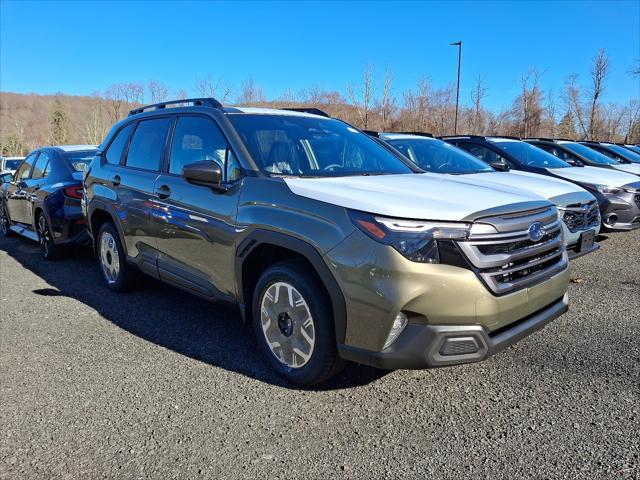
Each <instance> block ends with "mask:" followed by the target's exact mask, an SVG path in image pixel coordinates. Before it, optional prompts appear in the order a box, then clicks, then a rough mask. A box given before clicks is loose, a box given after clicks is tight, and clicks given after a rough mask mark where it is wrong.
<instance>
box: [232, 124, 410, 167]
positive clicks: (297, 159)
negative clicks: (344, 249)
mask: <svg viewBox="0 0 640 480" xmlns="http://www.w3.org/2000/svg"><path fill="white" fill-rule="evenodd" d="M228 118H229V120H230V121H231V123H233V125H234V127H235V129H236V131H237V132H238V133H239V134H240V136H241V137H242V139H243V140H244V143H245V145H246V146H247V149H248V150H249V153H251V156H252V157H253V159H254V160H255V162H256V163H257V164H258V168H260V170H262V171H263V172H266V173H271V174H279V175H294V176H305V177H340V176H349V175H384V174H401V173H412V172H413V170H412V169H411V168H410V167H409V166H408V165H407V164H406V163H404V162H403V161H402V160H401V159H400V158H398V157H397V156H396V155H394V154H393V153H391V152H390V151H388V150H387V149H386V148H385V147H383V146H382V145H379V144H378V143H377V142H376V141H375V140H373V139H371V138H370V137H369V136H368V135H366V134H364V133H362V132H360V131H358V130H356V129H355V128H353V127H350V126H349V125H347V124H345V123H343V122H340V121H338V120H333V119H329V118H320V117H311V116H302V115H278V114H248V113H241V114H229V115H228Z"/></svg>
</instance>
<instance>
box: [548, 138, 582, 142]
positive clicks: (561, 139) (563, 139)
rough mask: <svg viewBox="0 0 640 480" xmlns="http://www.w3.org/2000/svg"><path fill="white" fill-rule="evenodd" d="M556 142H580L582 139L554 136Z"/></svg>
mask: <svg viewBox="0 0 640 480" xmlns="http://www.w3.org/2000/svg"><path fill="white" fill-rule="evenodd" d="M553 141H554V142H558V141H560V142H579V141H580V140H571V139H570V138H554V139H553Z"/></svg>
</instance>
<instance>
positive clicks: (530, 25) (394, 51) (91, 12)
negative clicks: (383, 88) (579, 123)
mask: <svg viewBox="0 0 640 480" xmlns="http://www.w3.org/2000/svg"><path fill="white" fill-rule="evenodd" d="M0 1H1V3H0V5H1V12H0V13H1V15H0V27H1V28H0V89H1V90H2V91H11V92H36V93H55V92H63V93H67V94H91V93H92V92H94V91H97V90H101V89H104V88H106V87H107V86H108V85H110V84H112V83H116V82H124V81H127V82H130V81H142V82H146V81H148V80H149V79H155V80H157V81H160V82H163V83H166V84H168V85H169V87H170V88H171V89H172V90H174V91H175V90H178V89H182V88H184V89H185V90H187V91H188V92H189V93H190V94H194V93H195V92H194V84H195V82H196V80H197V79H198V78H200V77H203V76H206V75H212V76H214V77H217V76H223V77H225V78H227V79H228V80H229V81H230V82H232V83H234V84H236V85H239V84H241V83H242V81H243V80H244V79H246V78H249V77H253V78H254V79H255V81H256V82H257V83H258V84H259V85H262V86H263V87H264V90H265V93H266V95H267V96H268V97H269V98H272V97H277V96H278V95H280V94H281V93H282V92H283V91H284V90H286V89H292V90H294V91H296V90H299V89H302V88H305V87H310V86H313V85H318V86H320V87H323V88H325V89H329V90H338V91H340V92H344V91H345V90H346V86H347V85H348V84H349V83H353V82H357V81H358V79H359V78H360V77H361V75H362V72H363V70H364V68H365V66H366V65H368V64H370V65H373V66H374V67H375V72H376V74H377V75H378V84H380V83H382V76H383V74H384V71H385V69H386V68H387V67H390V68H392V69H393V72H394V76H395V85H394V89H395V91H396V92H401V91H403V90H405V89H407V88H410V87H412V86H413V85H415V83H416V82H417V80H418V79H419V78H420V77H422V76H425V75H428V76H430V77H431V78H432V79H433V83H434V85H435V86H444V85H446V84H447V83H449V82H454V81H455V74H456V62H457V56H456V49H455V47H451V46H449V45H448V44H449V42H454V41H457V40H462V41H463V43H464V47H463V58H462V60H463V63H462V86H461V101H462V102H463V103H469V89H470V88H471V86H472V83H473V79H474V78H475V77H476V76H477V75H478V74H481V75H483V76H484V78H485V81H486V85H487V87H488V89H489V91H488V97H487V100H486V101H487V103H488V105H489V106H490V107H491V108H494V109H499V108H500V107H502V106H507V105H508V104H509V103H510V102H511V100H512V99H513V97H514V96H515V95H516V94H517V80H518V78H519V77H520V76H521V75H522V74H523V73H524V72H526V71H527V70H528V69H529V67H530V66H536V67H537V68H538V69H539V70H541V71H544V72H545V73H544V75H543V77H542V86H543V87H544V88H545V89H548V88H552V89H553V90H554V91H555V92H560V90H561V89H562V86H563V82H564V79H565V78H566V76H567V75H569V74H571V73H577V74H579V75H580V76H581V78H582V79H583V80H584V81H586V80H587V79H586V76H587V75H588V71H589V66H590V61H591V59H592V57H593V56H594V55H595V54H596V52H597V50H598V49H599V48H605V49H606V51H607V52H608V54H609V56H610V58H611V62H612V72H611V77H610V81H609V88H608V90H607V92H606V96H605V99H604V100H605V101H619V102H626V101H628V100H629V99H630V98H632V97H638V96H640V94H639V90H640V79H638V77H636V78H632V77H631V76H630V75H629V73H628V71H629V70H630V69H631V68H632V67H633V66H634V64H636V62H637V61H638V59H640V2H639V1H637V0H634V1H607V2H589V1H583V2H578V1H573V2H552V1H540V2H506V1H505V2H453V1H452V2H425V3H399V2H393V3H392V2H388V3H386V2H376V3H364V2H354V3H337V2H327V3H303V2H298V3H295V2H291V3H267V2H261V3H250V2H246V3H244V2H235V3H213V2H211V3H208V2H191V3H189V2H182V3H178V2H151V1H149V2H135V3H125V2H80V1H78V2H54V1H45V2H29V1H10V0H0Z"/></svg>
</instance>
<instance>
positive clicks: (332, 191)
mask: <svg viewBox="0 0 640 480" xmlns="http://www.w3.org/2000/svg"><path fill="white" fill-rule="evenodd" d="M284 181H285V182H286V184H287V185H288V187H289V188H290V189H291V191H292V192H293V193H294V194H296V195H300V196H302V197H307V198H312V199H314V200H319V201H321V202H326V203H330V204H333V205H339V206H341V207H345V208H350V209H353V210H360V211H363V212H369V213H374V214H377V215H386V216H390V217H399V218H414V219H420V220H448V221H461V220H469V219H470V218H472V217H474V214H477V213H479V212H486V211H487V210H491V209H499V210H500V213H504V212H508V211H512V212H515V211H521V210H523V209H530V208H537V207H540V206H544V205H549V203H548V202H546V201H545V200H543V199H542V198H541V197H539V196H538V195H535V194H532V193H528V192H510V191H509V192H508V191H504V190H501V189H498V188H496V187H494V186H487V185H482V186H481V185H472V184H468V183H465V182H459V181H456V180H455V179H454V178H451V177H450V176H448V175H434V174H406V175H373V176H358V177H337V178H285V179H284ZM505 207H506V208H505ZM487 214H489V213H487Z"/></svg>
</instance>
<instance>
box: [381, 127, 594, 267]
mask: <svg viewBox="0 0 640 480" xmlns="http://www.w3.org/2000/svg"><path fill="white" fill-rule="evenodd" d="M378 138H380V139H381V140H384V141H385V142H386V143H388V144H389V145H391V146H392V147H394V148H395V149H396V150H399V151H400V152H401V153H402V154H403V155H405V156H406V157H408V158H409V159H410V160H411V161H412V162H413V163H415V164H416V165H418V166H419V167H420V168H421V169H423V170H425V171H426V172H429V173H431V174H437V175H442V174H446V175H449V176H450V177H454V178H455V180H456V181H458V182H464V183H467V184H473V185H477V186H486V187H491V188H496V189H500V190H503V191H505V190H508V191H512V192H523V191H529V192H532V193H534V194H536V195H538V196H540V197H543V198H545V199H547V200H549V201H551V202H553V203H554V204H555V205H556V207H557V208H558V212H559V214H560V216H561V218H562V220H563V224H562V230H563V233H564V238H565V242H566V244H567V251H568V252H569V258H576V257H578V256H582V255H585V254H587V253H590V252H593V251H595V250H597V249H598V248H599V246H598V244H597V243H595V238H596V236H597V235H598V233H599V231H600V213H599V209H598V202H597V200H596V198H595V197H594V196H593V195H592V194H590V193H589V192H587V191H586V190H585V189H584V188H581V187H579V186H577V185H574V184H573V183H569V182H566V181H564V180H558V179H554V178H550V177H545V176H543V175H537V174H534V173H528V172H521V171H520V172H519V171H509V172H498V171H496V170H494V169H493V168H492V167H491V166H489V165H487V164H486V163H484V162H481V161H480V160H478V159H477V158H475V157H474V156H472V155H470V154H468V153H467V152H465V151H464V150H461V149H459V148H456V147H454V146H452V145H449V144H448V143H446V142H443V141H442V140H437V139H435V138H432V137H428V136H423V135H415V134H394V133H380V134H378Z"/></svg>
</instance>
